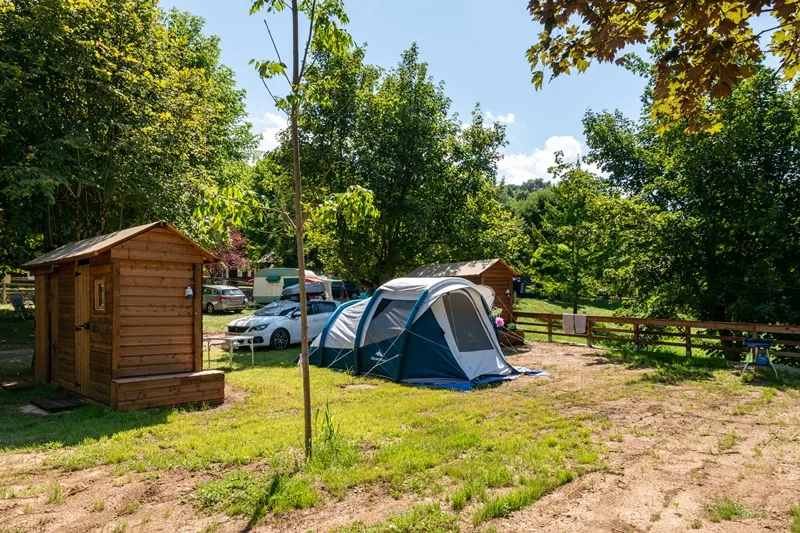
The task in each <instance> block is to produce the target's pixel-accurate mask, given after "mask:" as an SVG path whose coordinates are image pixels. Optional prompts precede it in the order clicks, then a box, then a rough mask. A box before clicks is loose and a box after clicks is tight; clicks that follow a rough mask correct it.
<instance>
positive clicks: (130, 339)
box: [111, 228, 204, 378]
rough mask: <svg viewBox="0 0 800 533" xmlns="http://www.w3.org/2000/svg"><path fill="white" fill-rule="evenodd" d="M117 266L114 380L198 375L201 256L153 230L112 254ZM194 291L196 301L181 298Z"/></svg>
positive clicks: (179, 240)
mask: <svg viewBox="0 0 800 533" xmlns="http://www.w3.org/2000/svg"><path fill="white" fill-rule="evenodd" d="M111 257H112V258H117V259H118V262H119V268H120V272H119V278H120V283H119V308H118V312H119V349H118V362H117V360H116V359H117V358H115V364H116V365H117V366H116V367H115V368H114V372H113V377H115V378H121V377H127V376H147V375H157V374H170V373H175V372H191V371H195V370H199V367H198V365H197V362H198V361H201V360H202V359H201V357H202V353H201V352H202V343H201V341H200V340H198V339H196V338H195V337H197V335H198V334H199V335H200V336H201V338H202V320H203V317H202V313H201V312H200V310H201V307H200V304H201V303H202V302H201V301H199V300H198V299H202V290H201V286H200V285H199V284H200V283H201V282H202V281H201V276H198V275H197V274H201V273H202V270H201V269H202V266H201V265H202V262H203V259H204V257H203V255H202V254H201V253H200V252H199V251H198V249H197V248H196V247H194V246H193V245H191V244H190V243H189V242H188V241H186V240H185V239H182V238H181V237H179V236H177V235H175V234H174V233H172V232H171V231H169V230H166V229H162V228H154V229H152V230H150V231H148V232H147V233H143V234H142V235H139V236H137V237H135V238H133V239H131V240H129V241H126V242H124V243H122V244H120V245H119V246H117V247H115V248H113V249H112V250H111ZM187 286H192V287H194V293H195V299H194V300H190V299H188V298H186V296H185V293H184V291H185V289H186V287H187Z"/></svg>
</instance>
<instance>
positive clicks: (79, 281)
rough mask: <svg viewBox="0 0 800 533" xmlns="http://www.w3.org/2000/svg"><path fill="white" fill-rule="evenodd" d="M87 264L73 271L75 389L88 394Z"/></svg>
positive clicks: (89, 278) (90, 293)
mask: <svg viewBox="0 0 800 533" xmlns="http://www.w3.org/2000/svg"><path fill="white" fill-rule="evenodd" d="M91 281H92V280H91V276H89V265H88V264H87V265H78V267H77V270H76V271H75V390H76V391H77V392H80V393H81V394H84V395H88V394H89V342H90V336H91V334H90V331H89V324H90V323H89V320H90V316H89V313H90V310H91V308H90V305H91V299H92V298H91V296H92V284H91Z"/></svg>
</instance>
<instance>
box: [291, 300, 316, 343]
mask: <svg viewBox="0 0 800 533" xmlns="http://www.w3.org/2000/svg"><path fill="white" fill-rule="evenodd" d="M286 318H287V324H286V325H287V327H288V329H289V334H290V335H291V336H292V342H293V343H298V342H300V307H297V308H296V309H293V310H292V311H289V313H288V314H287V315H286ZM308 318H309V320H310V319H311V317H310V316H309V317H308Z"/></svg>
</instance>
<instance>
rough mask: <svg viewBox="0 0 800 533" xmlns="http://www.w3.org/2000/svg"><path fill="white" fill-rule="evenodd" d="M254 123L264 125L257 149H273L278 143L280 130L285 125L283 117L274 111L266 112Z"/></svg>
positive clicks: (283, 128)
mask: <svg viewBox="0 0 800 533" xmlns="http://www.w3.org/2000/svg"><path fill="white" fill-rule="evenodd" d="M255 122H256V123H259V124H263V125H264V126H266V127H265V128H264V130H262V132H261V142H259V143H258V149H259V150H261V151H262V152H267V151H269V150H274V149H275V148H277V147H278V145H279V144H280V141H279V139H278V135H279V134H280V132H281V130H285V129H286V127H287V121H286V119H285V118H284V117H282V116H280V115H277V114H275V113H266V114H265V115H264V118H263V119H258V120H256V121H255Z"/></svg>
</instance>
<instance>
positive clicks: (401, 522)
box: [336, 504, 460, 533]
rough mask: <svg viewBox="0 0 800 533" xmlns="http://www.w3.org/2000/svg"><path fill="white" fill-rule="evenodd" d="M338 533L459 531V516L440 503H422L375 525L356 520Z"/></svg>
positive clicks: (434, 532)
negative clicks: (445, 508)
mask: <svg viewBox="0 0 800 533" xmlns="http://www.w3.org/2000/svg"><path fill="white" fill-rule="evenodd" d="M336 531H337V533H457V532H458V531H460V528H459V526H458V522H457V517H456V516H455V515H453V514H451V513H448V512H446V511H443V510H442V509H441V507H440V506H439V505H438V504H429V505H421V506H417V507H414V508H413V509H411V510H410V511H407V512H405V513H397V514H394V515H392V516H390V517H389V519H388V520H387V521H386V522H384V523H382V524H377V525H374V526H370V527H367V526H365V525H364V524H363V523H361V522H356V523H354V524H351V525H349V526H347V527H344V528H341V529H338V530H336Z"/></svg>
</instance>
